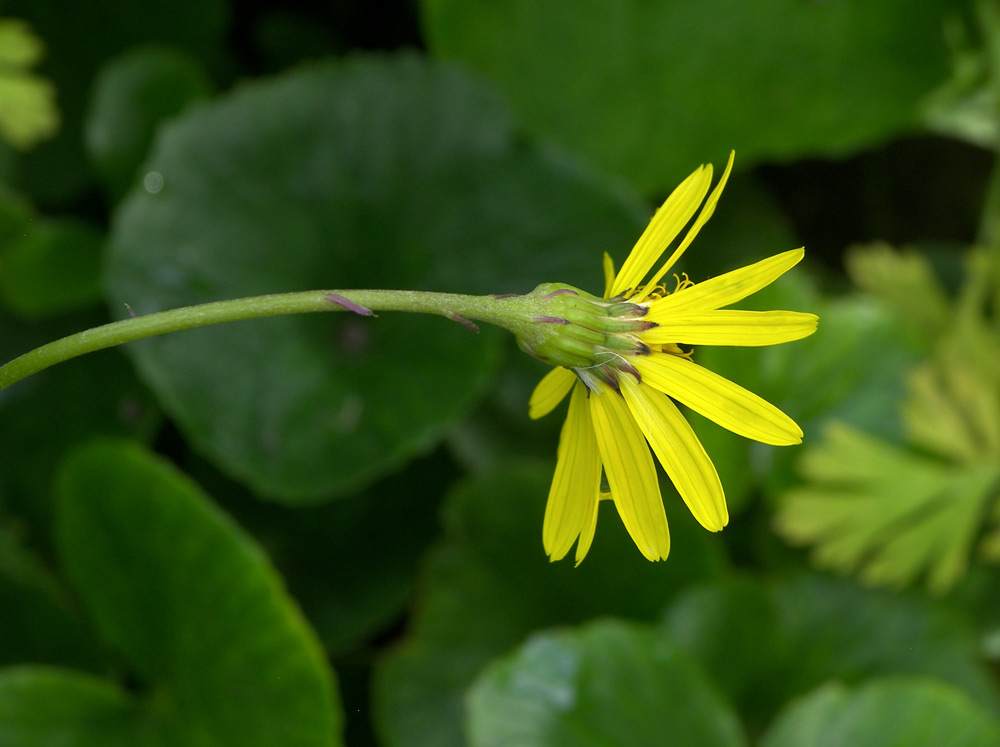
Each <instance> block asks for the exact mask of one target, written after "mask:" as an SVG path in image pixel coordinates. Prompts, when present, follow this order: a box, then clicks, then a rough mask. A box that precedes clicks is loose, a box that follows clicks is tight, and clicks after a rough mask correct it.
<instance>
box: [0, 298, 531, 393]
mask: <svg viewBox="0 0 1000 747" xmlns="http://www.w3.org/2000/svg"><path fill="white" fill-rule="evenodd" d="M338 299H339V300H338ZM530 299H531V297H530V296H512V297H502V296H501V297H496V296H465V295H458V294H454V293H429V292H422V291H390V290H353V291H352V290H344V291H341V290H333V291H305V292H302V293H279V294H274V295H269V296H255V297H252V298H240V299H236V300H233V301H218V302H216V303H206V304H200V305H198V306H186V307H184V308H180V309H173V310H170V311H160V312H157V313H154V314H147V315H144V316H137V317H132V318H130V319H123V320H121V321H118V322H112V323H111V324H105V325H103V326H101V327H95V328H93V329H88V330H85V331H83V332H77V333H76V334H74V335H70V336H69V337H64V338H62V339H61V340H56V341H55V342H50V343H48V344H47V345H42V346H41V347H40V348H36V349H35V350H32V351H31V352H29V353H25V354H24V355H22V356H20V357H19V358H15V359H14V360H12V361H11V362H10V363H7V364H6V365H5V366H0V390H2V389H5V388H7V387H9V386H10V385H11V384H15V383H17V382H18V381H20V380H21V379H23V378H25V377H27V376H31V375H32V374H34V373H37V372H39V371H41V370H43V369H46V368H48V367H49V366H53V365H55V364H56V363H61V362H62V361H65V360H68V359H70V358H75V357H77V356H79V355H84V354H85V353H92V352H94V351H95V350H103V349H104V348H110V347H113V346H115V345H121V344H122V343H126V342H132V341H133V340H141V339H143V338H145V337H153V336H155V335H163V334H166V333H168V332H179V331H180V330H184V329H194V328H195V327H204V326H207V325H209V324H221V323H222V322H235V321H239V320H241V319H258V318H262V317H268V316H283V315H285V314H308V313H312V312H319V311H356V312H357V313H362V314H364V312H367V311H411V312H418V313H426V314H440V315H442V316H445V317H448V318H450V319H453V320H455V321H459V322H462V323H463V324H466V325H468V326H472V325H470V324H469V321H468V320H470V319H475V320H476V321H482V322H487V323H489V324H496V325H498V326H501V327H505V328H507V329H509V330H511V331H512V332H514V333H515V334H520V333H521V332H523V331H524V328H525V326H526V325H527V324H530V321H529V319H530V314H531V312H532V310H533V307H534V304H533V303H532V301H531V300H530ZM342 301H347V302H348V305H347V306H345V305H341V302H342ZM350 304H354V305H356V306H357V307H360V308H359V309H352V308H350Z"/></svg>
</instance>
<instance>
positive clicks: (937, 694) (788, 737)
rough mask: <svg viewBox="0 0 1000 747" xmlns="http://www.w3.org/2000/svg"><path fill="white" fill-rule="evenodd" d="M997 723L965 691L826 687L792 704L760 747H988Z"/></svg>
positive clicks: (883, 684) (907, 683)
mask: <svg viewBox="0 0 1000 747" xmlns="http://www.w3.org/2000/svg"><path fill="white" fill-rule="evenodd" d="M997 743H1000V720H998V719H997V717H996V716H995V715H994V714H992V713H990V712H989V711H987V710H985V709H984V708H983V707H982V706H980V705H978V704H976V703H975V702H973V701H972V700H971V699H970V698H969V697H968V696H967V695H966V694H965V693H963V692H961V691H960V690H957V689H956V688H954V687H952V686H950V685H946V684H944V683H942V682H936V681H934V680H929V679H911V678H905V679H904V678H893V679H884V680H875V681H872V682H868V683H866V684H865V685H863V686H861V687H858V688H853V689H851V688H847V687H844V686H843V685H841V684H833V683H831V684H829V685H825V686H823V687H821V688H819V689H818V690H816V691H815V692H813V693H811V694H809V695H807V696H805V697H803V698H801V699H800V700H798V701H796V702H793V703H792V704H791V705H790V706H789V707H788V708H786V709H785V710H784V711H783V712H782V713H781V715H780V716H779V717H778V718H777V719H776V721H775V723H774V724H773V725H772V726H771V728H770V729H769V730H768V731H767V733H766V734H764V737H763V738H762V739H761V742H760V744H761V747H855V746H856V745H862V744H872V745H874V744H877V745H883V746H884V747H923V746H925V745H926V747H938V746H939V745H942V744H947V745H949V747H952V746H953V747H974V746H975V747H990V746H991V745H995V744H997Z"/></svg>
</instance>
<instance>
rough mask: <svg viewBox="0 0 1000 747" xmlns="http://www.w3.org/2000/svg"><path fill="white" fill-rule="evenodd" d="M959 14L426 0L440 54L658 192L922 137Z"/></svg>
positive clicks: (554, 132) (559, 136)
mask: <svg viewBox="0 0 1000 747" xmlns="http://www.w3.org/2000/svg"><path fill="white" fill-rule="evenodd" d="M956 7H960V6H959V4H958V3H956V2H953V1H952V0H938V1H937V2H930V3H922V4H921V5H920V7H919V8H916V7H914V6H913V4H912V3H910V2H907V0H891V1H889V2H880V3H870V2H865V1H864V0H853V1H851V2H838V3H801V2H788V1H787V0H765V1H764V2H757V3H738V4H735V5H734V4H733V3H731V2H728V0H708V1H703V2H698V3H692V2H674V3H646V2H642V1H641V0H630V1H629V2H622V3H616V4H615V5H614V6H610V7H609V6H608V5H607V4H605V3H600V2H594V1H593V0H591V1H590V2H579V3H574V4H573V6H572V9H571V10H570V9H569V8H568V7H567V6H565V5H562V4H559V3H538V2H533V1H532V0H519V1H518V2H508V3H504V4H502V5H498V4H496V3H493V2H488V0H478V1H477V2H468V1H467V0H424V2H423V11H424V12H423V21H424V28H425V34H426V38H427V41H428V45H429V47H430V48H431V50H433V52H434V53H435V54H437V55H439V56H441V57H444V58H447V59H454V60H460V61H462V62H463V63H465V64H466V65H468V66H469V67H470V68H472V69H474V70H476V71H479V72H481V73H483V74H485V75H486V76H488V77H489V78H490V79H492V80H494V81H496V82H497V84H499V85H500V86H501V87H502V89H503V90H504V92H505V94H506V95H507V96H508V97H509V99H510V100H511V102H512V103H513V105H514V108H515V109H516V110H517V112H518V114H519V116H520V117H521V118H522V119H523V120H524V121H525V122H526V123H527V125H528V127H529V128H530V129H531V130H532V131H533V132H536V133H538V134H540V135H543V136H545V137H548V138H551V139H552V140H553V141H555V142H559V143H562V144H564V145H567V146H569V147H571V148H573V149H574V150H578V151H579V152H581V153H585V154H587V155H588V156H589V157H590V158H591V159H592V161H593V162H594V163H596V164H598V165H599V166H601V167H603V168H604V169H607V170H608V171H610V172H612V173H616V174H622V175H624V176H626V177H628V178H629V179H630V180H631V181H632V182H633V183H635V184H636V185H637V186H638V187H639V188H640V190H641V191H643V192H644V193H654V192H664V191H665V190H666V189H667V188H668V187H669V186H670V185H671V183H672V182H673V180H675V179H676V178H678V177H679V176H682V175H683V174H686V173H688V171H689V170H690V168H691V164H692V163H698V162H700V161H702V160H705V159H707V158H716V159H717V158H719V157H721V156H723V155H724V154H725V153H727V152H728V151H729V149H730V148H735V149H736V151H737V153H738V154H739V157H740V162H741V163H742V164H744V165H747V164H751V163H753V162H755V161H758V160H761V159H783V160H789V159H792V158H795V157H801V156H804V155H807V154H810V155H815V154H841V153H845V152H849V151H853V150H858V149H860V148H863V147H865V146H868V145H871V144H873V143H878V142H881V141H884V140H886V139H889V138H890V137H892V136H893V135H896V134H898V133H900V132H903V131H906V130H911V129H913V128H914V127H916V125H917V122H918V115H919V104H920V103H921V101H922V99H923V98H924V96H925V95H926V94H928V93H929V92H930V91H931V90H932V89H934V88H935V87H936V86H937V85H938V84H940V83H941V82H943V81H944V80H945V79H946V77H947V74H948V64H947V63H948V55H947V50H946V47H945V43H944V38H943V33H942V17H943V16H944V15H945V14H947V13H950V12H952V11H953V10H954V9H955V8H956ZM556 29H558V30H559V31H558V33H555V32H554V31H555V30H556Z"/></svg>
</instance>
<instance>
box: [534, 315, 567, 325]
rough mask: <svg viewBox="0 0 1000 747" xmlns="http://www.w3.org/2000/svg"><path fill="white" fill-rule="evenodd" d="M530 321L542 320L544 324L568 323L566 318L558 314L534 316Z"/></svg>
mask: <svg viewBox="0 0 1000 747" xmlns="http://www.w3.org/2000/svg"><path fill="white" fill-rule="evenodd" d="M532 321H535V322H543V323H545V324H569V320H568V319H563V318H562V317H559V316H534V317H532Z"/></svg>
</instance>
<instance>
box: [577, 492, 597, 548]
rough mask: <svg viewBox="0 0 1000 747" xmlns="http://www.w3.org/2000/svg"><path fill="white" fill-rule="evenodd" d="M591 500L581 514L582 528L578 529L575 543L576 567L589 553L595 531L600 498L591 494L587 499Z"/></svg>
mask: <svg viewBox="0 0 1000 747" xmlns="http://www.w3.org/2000/svg"><path fill="white" fill-rule="evenodd" d="M590 498H593V500H592V501H591V503H589V504H588V505H587V507H586V509H585V510H584V512H583V527H582V528H581V529H580V539H579V540H578V541H577V543H576V565H580V563H581V562H582V561H583V559H584V558H585V557H586V555H587V553H588V552H590V545H591V543H592V542H593V541H594V531H595V530H596V529H597V508H598V506H600V503H601V497H600V496H595V495H593V494H591V495H590V496H588V499H590Z"/></svg>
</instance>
